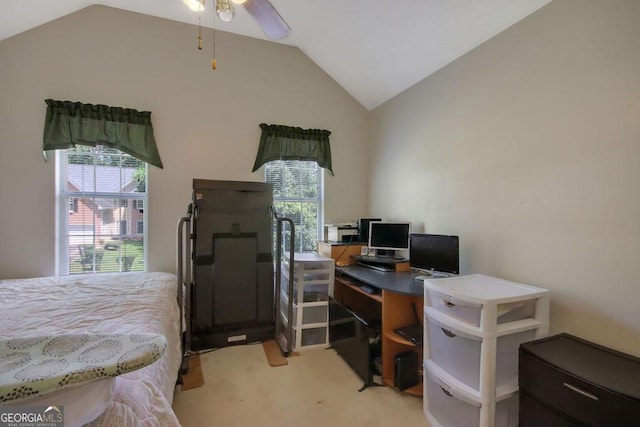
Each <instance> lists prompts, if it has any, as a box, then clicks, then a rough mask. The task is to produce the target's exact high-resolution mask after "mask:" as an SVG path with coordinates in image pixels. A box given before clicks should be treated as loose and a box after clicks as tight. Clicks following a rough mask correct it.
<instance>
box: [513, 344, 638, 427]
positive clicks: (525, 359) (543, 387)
mask: <svg viewBox="0 0 640 427" xmlns="http://www.w3.org/2000/svg"><path fill="white" fill-rule="evenodd" d="M519 366H520V369H519V386H520V390H521V391H522V392H524V393H526V394H528V395H529V396H531V397H532V398H534V399H536V400H538V401H539V402H541V403H543V404H544V405H545V406H547V407H551V408H554V409H555V410H556V411H558V412H560V413H562V414H565V415H566V416H567V417H570V418H572V419H575V420H576V421H578V422H579V423H581V424H584V425H587V426H617V427H621V426H638V425H639V424H640V403H639V402H638V401H637V400H634V399H631V398H628V397H626V396H623V395H620V394H617V393H614V392H612V391H610V390H607V389H604V388H602V387H600V386H598V385H596V384H593V383H590V382H587V381H583V380H582V379H580V378H578V377H576V376H574V375H572V374H570V373H567V372H565V371H563V370H561V369H559V368H558V367H556V366H554V365H551V364H549V363H546V362H544V361H542V360H540V359H538V358H537V357H535V356H533V355H531V354H528V353H526V352H523V351H520V355H519ZM601 368H602V369H606V366H603V367H601Z"/></svg>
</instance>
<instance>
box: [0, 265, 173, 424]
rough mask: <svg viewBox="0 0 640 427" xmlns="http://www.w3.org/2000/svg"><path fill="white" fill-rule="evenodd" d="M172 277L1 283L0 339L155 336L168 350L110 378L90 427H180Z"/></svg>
mask: <svg viewBox="0 0 640 427" xmlns="http://www.w3.org/2000/svg"><path fill="white" fill-rule="evenodd" d="M176 288H177V279H176V276H175V275H173V274H169V273H119V274H95V275H93V274H82V275H73V276H63V277H42V278H34V279H18V280H0V313H1V315H2V316H1V317H2V321H1V322H0V338H3V339H7V338H18V337H32V336H42V335H62V334H76V333H82V334H150V333H151V334H160V335H162V336H164V337H165V339H166V351H165V353H164V355H163V356H162V357H160V359H159V360H157V361H156V362H154V363H153V364H151V365H149V366H146V367H144V368H141V369H138V370H135V371H133V372H129V373H126V374H123V375H119V376H116V377H115V378H114V379H112V381H113V385H112V395H111V398H110V400H109V401H108V403H106V404H105V405H106V409H105V410H104V412H102V413H101V415H99V416H98V418H96V419H95V420H93V421H92V422H91V423H90V425H91V426H105V427H106V426H179V425H180V423H179V422H178V419H177V418H176V415H175V413H174V412H173V410H172V408H171V403H172V400H173V393H174V388H175V384H176V379H177V376H178V371H179V368H180V362H181V350H180V312H179V308H178V303H177V299H176Z"/></svg>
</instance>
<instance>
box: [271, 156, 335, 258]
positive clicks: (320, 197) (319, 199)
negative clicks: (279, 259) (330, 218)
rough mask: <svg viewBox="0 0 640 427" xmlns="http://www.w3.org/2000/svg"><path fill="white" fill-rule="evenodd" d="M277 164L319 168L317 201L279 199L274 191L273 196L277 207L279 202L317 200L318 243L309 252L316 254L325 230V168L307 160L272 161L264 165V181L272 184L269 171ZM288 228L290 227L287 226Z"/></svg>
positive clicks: (295, 198) (290, 198)
mask: <svg viewBox="0 0 640 427" xmlns="http://www.w3.org/2000/svg"><path fill="white" fill-rule="evenodd" d="M276 162H283V163H287V162H304V163H314V164H316V166H317V173H318V176H317V179H318V197H317V199H308V198H300V197H283V198H278V197H276V195H275V191H274V195H273V204H274V206H275V205H276V203H278V202H282V203H287V202H293V203H298V202H306V203H308V202H310V201H312V200H315V202H316V203H317V206H318V207H317V212H318V218H317V224H316V241H315V245H314V246H315V248H314V249H312V250H309V251H308V252H314V251H316V250H317V241H318V240H322V236H323V228H324V202H325V200H324V168H322V167H320V166H318V165H317V163H316V162H314V161H307V160H275V161H270V162H267V163H265V164H264V167H263V169H264V181H265V182H267V183H272V184H273V182H271V181H268V169H269V166H270V165H272V164H273V163H276ZM287 227H288V226H287ZM275 230H276V229H275V227H274V245H275V243H276V237H277V236H275ZM283 244H287V242H285V241H284V240H283ZM297 245H298V241H297V240H296V246H297ZM296 252H299V251H298V250H296Z"/></svg>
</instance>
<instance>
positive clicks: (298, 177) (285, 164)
mask: <svg viewBox="0 0 640 427" xmlns="http://www.w3.org/2000/svg"><path fill="white" fill-rule="evenodd" d="M322 178H323V175H322V169H321V168H320V167H319V166H318V164H317V163H316V162H308V161H299V160H277V161H272V162H269V163H267V164H265V181H266V182H269V183H272V184H273V202H274V206H275V208H276V209H277V211H278V212H279V213H280V214H282V215H283V216H285V217H287V218H291V219H292V220H293V222H294V223H295V234H296V236H295V251H296V252H307V251H315V250H316V246H317V241H318V238H319V231H320V230H321V229H322V226H321V224H322ZM288 228H289V227H288V226H287V227H286V228H285V235H284V236H283V239H284V240H283V243H284V250H285V251H288V250H289V236H290V231H289V229H288ZM274 234H275V230H274ZM275 242H276V238H275V236H274V244H275Z"/></svg>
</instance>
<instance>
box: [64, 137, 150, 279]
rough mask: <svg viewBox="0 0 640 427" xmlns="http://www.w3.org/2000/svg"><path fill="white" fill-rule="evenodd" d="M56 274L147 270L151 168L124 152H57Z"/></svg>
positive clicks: (83, 148)
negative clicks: (149, 173)
mask: <svg viewBox="0 0 640 427" xmlns="http://www.w3.org/2000/svg"><path fill="white" fill-rule="evenodd" d="M56 175H57V186H56V188H57V189H56V200H57V227H56V233H57V242H58V247H57V252H56V256H57V259H56V264H57V274H59V275H64V274H78V273H111V272H123V271H145V242H146V227H145V226H144V224H145V223H146V218H147V214H148V212H146V210H145V209H144V207H146V206H147V164H146V163H145V162H143V161H141V160H138V159H136V158H134V157H131V156H129V155H128V154H125V153H123V152H121V151H119V150H116V149H113V148H107V147H102V146H97V147H86V146H78V147H77V148H75V149H69V150H58V152H57V163H56Z"/></svg>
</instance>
